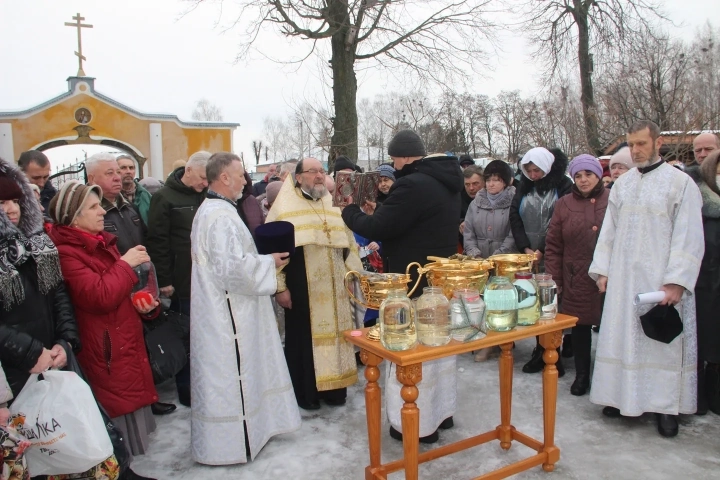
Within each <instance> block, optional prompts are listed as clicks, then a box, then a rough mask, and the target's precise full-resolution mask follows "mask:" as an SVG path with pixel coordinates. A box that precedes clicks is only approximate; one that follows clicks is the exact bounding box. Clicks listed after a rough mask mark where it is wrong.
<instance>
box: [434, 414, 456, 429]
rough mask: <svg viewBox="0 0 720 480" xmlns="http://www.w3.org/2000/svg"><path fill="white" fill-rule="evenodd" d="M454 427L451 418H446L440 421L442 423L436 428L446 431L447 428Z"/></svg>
mask: <svg viewBox="0 0 720 480" xmlns="http://www.w3.org/2000/svg"><path fill="white" fill-rule="evenodd" d="M454 426H455V422H454V421H453V417H448V418H446V419H445V420H443V421H442V423H441V424H440V425H439V426H438V428H442V429H443V430H447V429H449V428H453V427H454Z"/></svg>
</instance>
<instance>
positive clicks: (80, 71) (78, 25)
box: [65, 12, 93, 77]
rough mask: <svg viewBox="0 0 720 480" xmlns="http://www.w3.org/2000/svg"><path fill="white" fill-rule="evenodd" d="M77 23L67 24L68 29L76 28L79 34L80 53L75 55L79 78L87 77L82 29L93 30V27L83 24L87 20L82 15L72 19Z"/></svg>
mask: <svg viewBox="0 0 720 480" xmlns="http://www.w3.org/2000/svg"><path fill="white" fill-rule="evenodd" d="M72 19H73V20H75V22H65V26H66V27H75V28H77V34H78V51H77V52H75V55H77V57H78V73H77V76H78V77H84V76H85V70H83V60H87V58H85V57H84V56H83V54H82V34H81V31H82V30H81V29H83V28H93V26H92V25H87V24H84V23H82V21H83V20H85V17H81V16H80V13H79V12H78V14H77V15H76V16H74V17H72Z"/></svg>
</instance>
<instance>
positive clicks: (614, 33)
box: [523, 0, 664, 152]
mask: <svg viewBox="0 0 720 480" xmlns="http://www.w3.org/2000/svg"><path fill="white" fill-rule="evenodd" d="M663 18H664V16H663V13H662V12H661V11H660V10H659V8H658V6H657V5H656V4H655V3H654V2H653V0H548V1H537V0H526V3H525V22H524V23H523V27H524V30H525V31H526V32H527V33H529V35H530V39H531V41H533V42H534V43H535V45H537V49H536V52H535V58H540V59H544V60H545V66H546V72H545V74H546V78H547V79H548V80H551V79H552V77H553V76H554V75H555V74H556V73H557V72H558V71H560V69H561V67H562V66H564V65H565V64H566V63H567V62H572V61H577V65H578V67H579V70H580V101H581V103H582V108H583V119H584V123H585V135H586V137H587V143H588V145H589V146H590V148H591V149H592V150H594V151H595V152H599V151H600V149H601V145H600V136H599V134H598V119H597V106H596V102H595V91H594V88H593V80H592V74H593V70H594V62H593V59H594V58H598V59H599V58H602V57H603V56H604V55H605V54H607V53H608V52H609V51H614V50H616V49H618V48H622V47H625V46H628V45H631V44H632V38H633V36H634V34H635V33H636V32H640V31H643V30H645V29H647V28H649V27H650V22H651V21H652V20H656V19H663Z"/></svg>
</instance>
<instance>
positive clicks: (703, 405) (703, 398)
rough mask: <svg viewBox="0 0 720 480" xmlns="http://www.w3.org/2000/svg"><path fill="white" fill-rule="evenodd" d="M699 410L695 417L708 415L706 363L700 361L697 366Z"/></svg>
mask: <svg viewBox="0 0 720 480" xmlns="http://www.w3.org/2000/svg"><path fill="white" fill-rule="evenodd" d="M697 376H698V377H697V410H696V411H695V415H707V413H708V410H709V407H708V395H707V391H706V389H705V362H704V361H703V360H698V366H697Z"/></svg>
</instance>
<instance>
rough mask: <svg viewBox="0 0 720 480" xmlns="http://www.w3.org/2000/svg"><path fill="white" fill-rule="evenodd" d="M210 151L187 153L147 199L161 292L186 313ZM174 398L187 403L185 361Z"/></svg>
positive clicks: (150, 250)
mask: <svg viewBox="0 0 720 480" xmlns="http://www.w3.org/2000/svg"><path fill="white" fill-rule="evenodd" d="M210 155H211V154H210V152H205V151H199V152H195V153H193V154H192V155H190V158H189V159H188V161H187V164H186V165H185V166H184V167H180V168H178V169H176V170H175V171H174V172H172V173H171V174H170V176H169V177H168V179H167V182H166V183H165V185H164V186H163V187H162V188H161V189H160V190H158V191H157V192H156V193H155V195H153V196H152V199H151V200H150V211H149V212H148V236H147V247H148V253H149V254H150V258H152V261H153V263H154V264H155V271H156V273H157V280H158V286H159V287H160V293H161V294H162V295H163V296H166V297H169V298H172V299H173V301H172V304H171V305H170V309H171V310H174V311H178V312H181V313H184V314H186V315H189V314H190V275H191V273H192V259H191V256H190V232H191V231H192V224H193V219H194V218H195V213H196V212H197V209H198V208H199V207H200V204H201V203H202V202H203V200H205V194H206V193H207V186H208V182H207V177H206V175H205V166H206V165H207V161H208V159H209V158H210ZM175 381H176V384H177V388H178V400H179V401H180V403H181V404H183V405H185V406H187V407H189V406H190V370H189V364H188V366H186V368H184V369H183V370H182V371H181V372H180V373H179V374H178V375H177V376H176V377H175Z"/></svg>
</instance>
